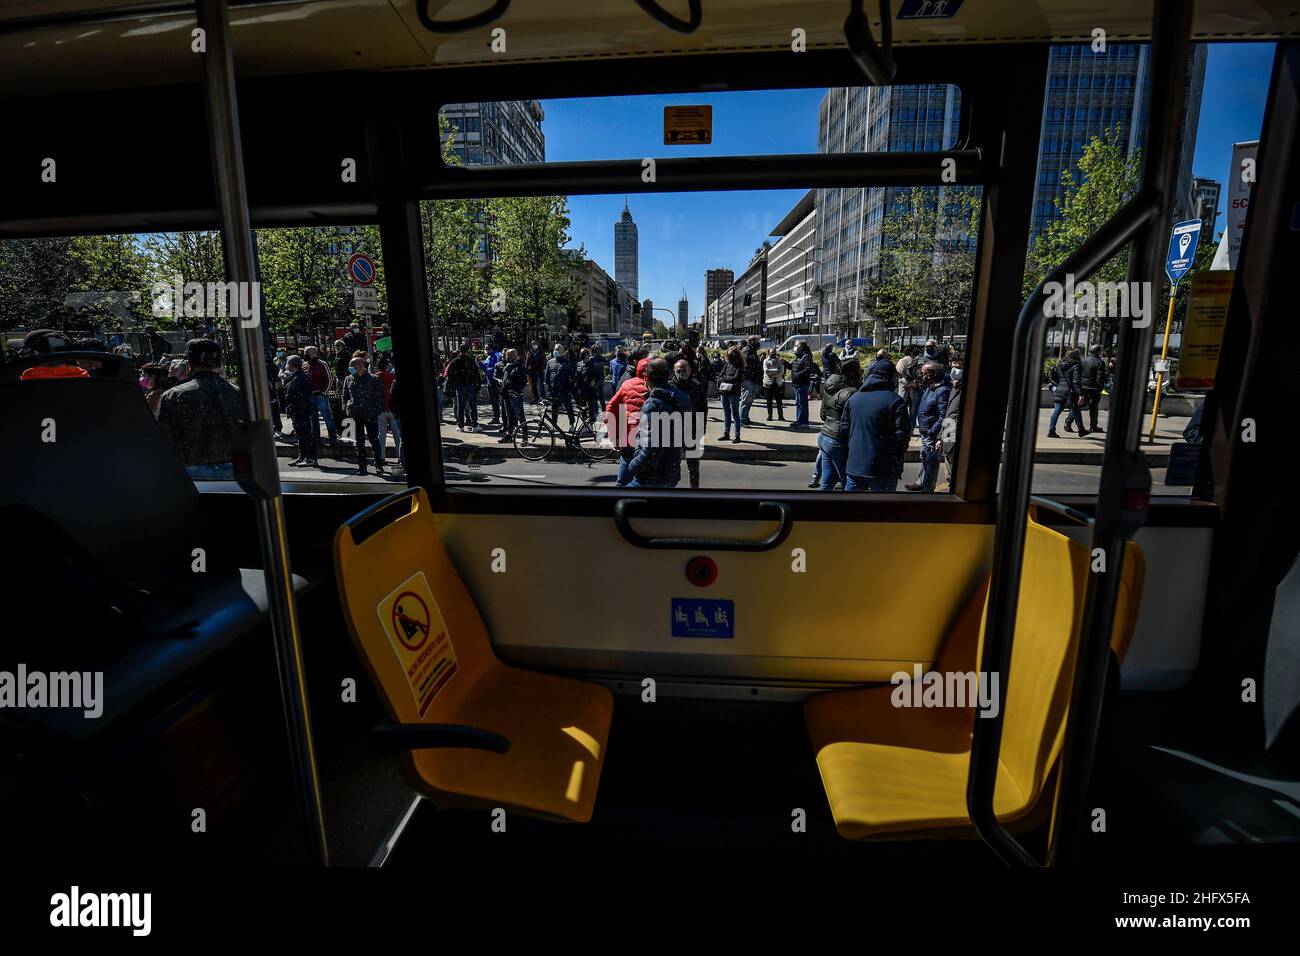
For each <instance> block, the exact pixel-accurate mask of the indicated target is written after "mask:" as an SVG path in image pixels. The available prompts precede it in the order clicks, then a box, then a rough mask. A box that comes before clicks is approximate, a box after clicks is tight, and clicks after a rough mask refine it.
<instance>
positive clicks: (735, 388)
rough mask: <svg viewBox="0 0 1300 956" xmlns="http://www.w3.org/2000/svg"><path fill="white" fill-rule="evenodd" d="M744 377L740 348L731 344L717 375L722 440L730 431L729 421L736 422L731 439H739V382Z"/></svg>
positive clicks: (743, 363) (724, 439)
mask: <svg viewBox="0 0 1300 956" xmlns="http://www.w3.org/2000/svg"><path fill="white" fill-rule="evenodd" d="M744 379H745V360H744V358H742V357H741V354H740V349H738V348H736V347H735V346H732V347H731V348H730V349H729V350H728V351H727V361H726V364H724V365H723V366H722V372H721V373H720V374H719V375H718V397H719V398H721V399H722V440H723V441H726V440H727V433H728V432H730V431H731V423H732V421H733V420H734V421H735V423H736V437H735V438H733V439H732V441H736V442H738V441H740V383H741V382H743V381H744Z"/></svg>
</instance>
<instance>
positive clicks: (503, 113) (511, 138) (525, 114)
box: [442, 100, 546, 166]
mask: <svg viewBox="0 0 1300 956" xmlns="http://www.w3.org/2000/svg"><path fill="white" fill-rule="evenodd" d="M442 116H443V118H445V119H446V120H447V122H448V123H450V124H451V126H452V136H453V139H452V152H454V153H455V154H456V156H458V157H459V158H460V161H461V162H462V163H464V164H465V165H466V166H504V165H517V164H520V163H544V162H546V138H545V137H544V136H543V135H542V120H543V119H545V116H546V114H545V112H544V111H543V110H542V104H541V103H539V102H538V101H537V100H503V101H501V102H499V103H448V104H447V105H446V106H444V107H443V108H442Z"/></svg>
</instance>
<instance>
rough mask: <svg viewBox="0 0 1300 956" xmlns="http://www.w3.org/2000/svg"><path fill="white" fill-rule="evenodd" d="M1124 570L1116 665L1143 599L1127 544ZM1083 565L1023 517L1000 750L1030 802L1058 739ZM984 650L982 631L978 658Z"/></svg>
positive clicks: (1138, 555)
mask: <svg viewBox="0 0 1300 956" xmlns="http://www.w3.org/2000/svg"><path fill="white" fill-rule="evenodd" d="M1123 564H1124V567H1123V570H1122V572H1121V582H1120V596H1119V603H1118V605H1117V607H1116V612H1115V625H1114V629H1113V631H1112V634H1111V648H1112V649H1113V650H1114V651H1115V652H1116V654H1117V655H1118V656H1119V657H1120V659H1121V660H1122V659H1123V655H1124V653H1125V652H1127V650H1128V645H1129V642H1130V640H1131V639H1132V634H1133V625H1134V622H1135V621H1136V618H1137V609H1138V605H1139V604H1140V602H1141V596H1142V583H1143V579H1144V570H1145V563H1144V561H1143V557H1142V551H1141V549H1140V548H1138V546H1137V545H1136V544H1133V543H1132V542H1130V544H1129V547H1128V549H1127V551H1126V552H1125V560H1124V562H1123ZM1089 565H1090V560H1089V552H1088V549H1086V548H1085V547H1083V546H1082V545H1080V544H1077V543H1076V542H1074V541H1072V540H1070V539H1069V538H1067V537H1066V536H1065V535H1063V534H1060V533H1059V532H1056V531H1053V530H1052V529H1051V528H1047V527H1044V526H1043V525H1041V524H1039V523H1038V522H1036V521H1034V520H1032V519H1030V521H1029V525H1028V528H1027V529H1026V532H1025V560H1024V565H1023V568H1022V571H1021V579H1020V603H1019V605H1018V610H1017V612H1016V637H1015V644H1014V647H1013V650H1012V654H1011V673H1010V682H1009V684H1008V685H1007V700H1006V714H1005V717H1004V720H1003V731H1002V748H1001V760H1002V764H1003V765H1004V767H1005V768H1006V770H1007V771H1009V772H1010V774H1011V776H1012V778H1013V779H1014V780H1015V782H1016V784H1017V785H1018V786H1019V787H1020V789H1021V791H1022V792H1023V794H1024V796H1025V798H1026V799H1027V800H1028V801H1029V802H1030V803H1033V802H1035V801H1036V800H1037V799H1038V796H1039V794H1040V792H1041V790H1042V788H1043V785H1044V783H1045V782H1046V780H1047V777H1048V774H1049V773H1050V772H1051V769H1052V766H1053V764H1054V763H1055V761H1056V758H1057V755H1058V754H1059V753H1060V749H1061V741H1062V738H1063V737H1064V733H1065V718H1066V714H1067V713H1068V711H1069V705H1070V692H1071V688H1072V686H1073V681H1074V656H1075V653H1076V649H1077V647H1078V640H1079V631H1080V627H1081V625H1082V623H1083V603H1084V595H1085V593H1086V591H1087V585H1088V575H1089V573H1090V570H1089ZM986 613H987V608H986ZM985 620H986V621H987V617H986V618H985ZM983 644H984V626H983V625H982V626H981V628H980V655H981V656H982V654H983ZM1003 678H1005V675H1000V679H1003ZM976 719H982V718H976Z"/></svg>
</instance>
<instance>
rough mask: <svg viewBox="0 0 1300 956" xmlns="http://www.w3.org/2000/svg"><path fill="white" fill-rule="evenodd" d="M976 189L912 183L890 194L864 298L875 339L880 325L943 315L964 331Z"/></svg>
mask: <svg viewBox="0 0 1300 956" xmlns="http://www.w3.org/2000/svg"><path fill="white" fill-rule="evenodd" d="M979 216H980V193H979V190H977V189H973V188H963V187H944V188H942V189H935V188H932V187H930V188H927V187H923V186H914V187H912V188H911V189H909V190H906V191H899V192H896V193H894V194H893V198H892V201H891V202H890V204H889V207H888V209H886V211H885V215H884V216H883V217H882V221H881V239H880V242H881V253H880V269H879V274H878V275H877V276H876V277H874V278H873V279H871V280H870V281H869V282H868V283H867V286H866V292H865V294H864V299H865V300H866V304H867V306H868V311H869V312H870V313H872V315H873V317H874V319H875V325H876V328H875V335H876V341H877V342H883V341H884V337H885V332H884V327H885V326H886V325H891V326H909V327H910V326H914V325H915V323H917V322H918V321H920V320H923V319H945V320H949V321H950V322H951V324H950V325H949V326H948V328H949V329H950V330H951V331H952V332H953V333H955V334H965V332H966V324H967V320H968V318H969V315H970V300H971V289H972V283H973V281H974V275H975V237H976V236H978V235H979Z"/></svg>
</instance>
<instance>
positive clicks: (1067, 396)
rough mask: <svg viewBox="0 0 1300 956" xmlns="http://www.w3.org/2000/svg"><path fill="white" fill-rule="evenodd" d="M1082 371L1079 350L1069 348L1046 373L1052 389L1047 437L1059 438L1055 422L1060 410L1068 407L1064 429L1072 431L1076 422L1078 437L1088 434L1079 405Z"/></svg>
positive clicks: (1081, 396) (1059, 415)
mask: <svg viewBox="0 0 1300 956" xmlns="http://www.w3.org/2000/svg"><path fill="white" fill-rule="evenodd" d="M1081 379H1082V372H1081V369H1080V366H1079V350H1078V349H1070V351H1068V352H1066V353H1065V358H1063V359H1061V361H1059V362H1057V363H1056V364H1055V365H1053V366H1052V368H1051V370H1050V371H1049V372H1048V373H1047V382H1048V386H1049V387H1050V388H1051V391H1052V402H1053V405H1052V419H1051V421H1050V422H1049V423H1048V426H1047V437H1048V438H1060V437H1061V436H1060V435H1058V434H1057V433H1056V423H1057V421H1058V420H1059V419H1060V417H1061V412H1062V411H1065V410H1066V409H1069V414H1067V415H1066V419H1065V430H1066V431H1073V430H1074V429H1073V427H1072V426H1073V425H1074V424H1075V423H1076V422H1077V423H1078V426H1079V437H1080V438H1083V437H1084V436H1085V435H1087V434H1088V430H1087V429H1086V428H1084V427H1083V413H1082V412H1081V411H1080V408H1079V406H1080V405H1082V404H1083V389H1082V386H1081Z"/></svg>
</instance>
